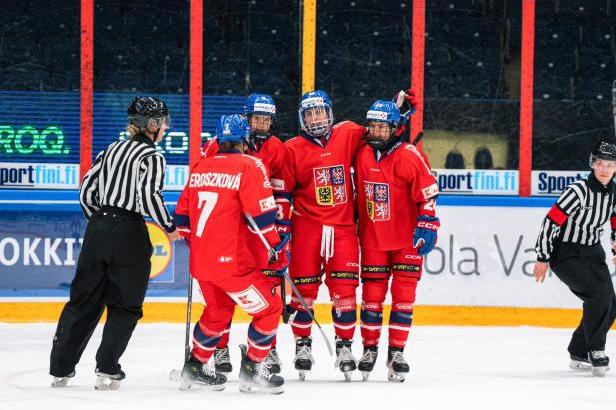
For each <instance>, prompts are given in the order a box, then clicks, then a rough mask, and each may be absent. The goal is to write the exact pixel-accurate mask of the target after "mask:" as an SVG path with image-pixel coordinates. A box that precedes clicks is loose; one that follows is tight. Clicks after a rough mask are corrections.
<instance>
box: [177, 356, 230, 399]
mask: <svg viewBox="0 0 616 410" xmlns="http://www.w3.org/2000/svg"><path fill="white" fill-rule="evenodd" d="M226 382H227V377H226V376H225V375H224V374H220V373H216V372H215V371H214V370H212V368H211V367H210V366H208V365H207V364H206V363H201V362H200V361H198V360H197V359H195V358H194V357H192V356H191V357H190V359H189V360H188V361H187V362H186V363H185V364H184V368H183V369H182V375H181V377H180V390H188V389H190V388H191V387H192V386H199V387H204V388H207V389H209V390H215V391H219V390H223V389H224V388H225V383H226Z"/></svg>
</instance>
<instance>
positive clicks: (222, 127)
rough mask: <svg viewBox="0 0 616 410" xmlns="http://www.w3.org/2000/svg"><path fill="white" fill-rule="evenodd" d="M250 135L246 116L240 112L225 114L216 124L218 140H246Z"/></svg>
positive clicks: (235, 141)
mask: <svg viewBox="0 0 616 410" xmlns="http://www.w3.org/2000/svg"><path fill="white" fill-rule="evenodd" d="M249 135H250V127H249V126H248V122H247V121H246V117H244V116H243V115H240V114H231V115H223V116H221V117H220V120H218V125H217V126H216V137H217V138H218V142H219V143H222V142H234V143H239V142H244V141H245V140H246V138H247V136H249Z"/></svg>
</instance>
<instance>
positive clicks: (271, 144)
mask: <svg viewBox="0 0 616 410" xmlns="http://www.w3.org/2000/svg"><path fill="white" fill-rule="evenodd" d="M218 150H219V147H218V141H217V139H216V137H214V138H211V139H209V140H207V141H206V143H205V144H203V147H202V148H201V157H202V158H205V157H211V156H214V155H216V154H217V153H218ZM248 154H249V155H251V156H253V157H255V158H258V159H260V160H261V162H263V165H265V169H266V170H267V174H268V175H269V177H270V183H271V185H272V190H273V192H274V200H275V201H276V205H277V207H278V209H283V208H284V209H290V206H291V194H290V193H289V192H287V191H286V190H285V189H284V187H285V185H284V181H283V176H282V173H283V168H284V164H285V159H286V147H285V145H284V144H283V143H282V142H281V141H280V140H279V139H278V138H277V137H275V136H271V137H269V138H268V139H267V140H265V141H264V142H263V144H262V145H261V148H260V149H259V150H258V151H253V150H249V151H248ZM287 213H288V212H287ZM281 215H282V214H281V212H277V215H276V219H277V222H278V223H277V225H276V228H277V230H278V231H279V232H280V231H283V232H287V231H290V226H288V225H283V224H282V223H283V222H284V221H283V217H282V216H281ZM288 218H290V215H289V216H287V218H286V219H288ZM248 248H249V249H250V250H251V251H252V253H253V254H254V257H255V263H256V266H257V268H258V269H259V270H260V271H261V272H262V273H263V274H264V275H265V276H267V277H268V278H269V279H270V281H271V282H272V284H273V285H275V286H279V285H280V277H278V276H276V272H277V271H278V270H280V268H282V267H284V266H285V265H286V264H288V262H287V260H286V258H287V255H286V250H283V251H282V252H280V253H279V255H278V258H279V261H278V262H277V263H275V264H269V263H268V260H267V259H268V255H267V253H264V252H263V245H262V244H261V240H260V239H259V238H258V237H256V236H255V235H253V236H252V238H251V240H250V241H248ZM230 329H231V321H229V323H228V324H227V327H226V329H225V331H224V334H223V336H222V338H221V339H220V341H219V342H218V345H217V347H218V348H219V349H224V348H225V347H227V346H228V345H229V331H230ZM272 346H273V347H274V346H276V338H274V339H273V340H272Z"/></svg>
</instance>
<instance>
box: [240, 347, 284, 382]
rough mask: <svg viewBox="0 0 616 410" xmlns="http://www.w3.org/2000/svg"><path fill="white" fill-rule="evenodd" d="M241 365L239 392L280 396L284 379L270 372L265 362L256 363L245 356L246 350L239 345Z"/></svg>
mask: <svg viewBox="0 0 616 410" xmlns="http://www.w3.org/2000/svg"><path fill="white" fill-rule="evenodd" d="M240 350H241V351H242V364H241V366H240V391H241V392H242V393H250V392H253V391H254V392H263V393H269V394H280V393H282V392H283V388H282V386H283V384H284V379H283V378H282V377H280V376H278V375H277V374H274V373H272V372H271V371H270V368H269V366H268V365H267V363H266V362H265V361H263V362H261V363H258V362H254V361H252V360H250V359H249V358H248V356H247V353H248V348H247V347H246V345H240Z"/></svg>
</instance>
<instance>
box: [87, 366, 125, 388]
mask: <svg viewBox="0 0 616 410" xmlns="http://www.w3.org/2000/svg"><path fill="white" fill-rule="evenodd" d="M125 377H126V374H125V373H124V372H123V371H122V369H120V370H118V372H117V373H116V374H108V373H103V372H101V371H100V370H98V369H96V383H95V384H94V389H95V390H118V389H119V388H120V385H121V384H122V380H124V378H125Z"/></svg>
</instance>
